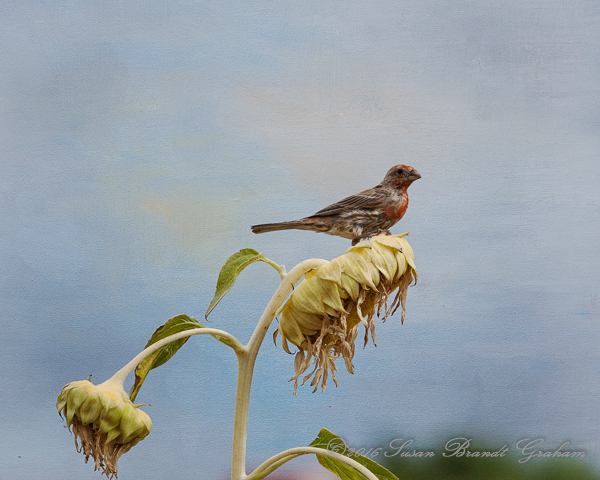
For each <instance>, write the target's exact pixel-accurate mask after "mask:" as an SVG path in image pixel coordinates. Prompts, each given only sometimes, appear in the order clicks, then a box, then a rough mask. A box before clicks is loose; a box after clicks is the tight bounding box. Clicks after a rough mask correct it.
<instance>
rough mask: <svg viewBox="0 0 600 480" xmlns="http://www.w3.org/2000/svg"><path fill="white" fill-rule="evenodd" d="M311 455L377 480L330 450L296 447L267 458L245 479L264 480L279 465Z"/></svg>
mask: <svg viewBox="0 0 600 480" xmlns="http://www.w3.org/2000/svg"><path fill="white" fill-rule="evenodd" d="M313 453H314V454H316V455H321V456H323V457H330V458H333V459H335V460H338V461H340V462H344V463H347V464H348V465H350V466H351V467H352V468H355V469H356V470H358V471H359V472H360V473H362V474H363V475H364V476H365V477H367V478H368V479H369V480H378V479H377V477H376V476H375V474H374V473H373V472H371V471H370V470H369V469H368V468H366V467H365V466H364V465H361V464H360V463H358V462H357V461H356V460H353V459H352V458H349V457H346V456H345V455H342V454H341V453H337V452H332V451H331V450H327V449H325V448H318V447H296V448H290V449H288V450H284V451H283V452H281V453H278V454H277V455H274V456H272V457H271V458H269V459H268V460H266V461H265V462H263V463H262V465H260V466H259V467H258V468H257V469H256V470H254V472H252V473H251V474H250V475H249V476H248V477H246V478H247V480H260V479H261V478H265V477H266V476H267V475H269V474H270V473H271V472H273V470H275V468H278V467H280V466H281V465H283V464H284V463H286V462H288V461H290V460H292V459H293V458H296V457H298V456H300V455H307V454H313ZM272 467H275V468H272Z"/></svg>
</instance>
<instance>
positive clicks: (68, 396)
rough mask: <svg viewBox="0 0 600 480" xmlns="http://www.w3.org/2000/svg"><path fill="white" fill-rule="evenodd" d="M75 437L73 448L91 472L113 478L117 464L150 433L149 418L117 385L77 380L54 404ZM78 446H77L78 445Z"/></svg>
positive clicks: (64, 390)
mask: <svg viewBox="0 0 600 480" xmlns="http://www.w3.org/2000/svg"><path fill="white" fill-rule="evenodd" d="M56 408H57V409H58V413H59V414H60V415H61V416H64V418H65V419H66V421H67V427H68V428H69V429H72V431H73V434H74V435H75V448H77V451H78V452H83V454H84V455H85V462H86V463H87V462H88V460H89V458H90V456H91V457H92V458H93V459H94V461H95V464H96V467H95V469H96V470H98V469H101V470H102V473H104V474H105V475H106V476H107V477H108V478H112V477H114V478H117V470H118V466H117V461H118V460H119V458H120V457H121V455H123V454H124V453H125V452H127V451H129V450H130V449H131V447H133V446H134V445H135V444H137V443H138V442H140V441H141V440H143V439H144V438H145V437H146V436H147V435H148V434H149V433H150V430H151V429H152V421H151V420H150V417H149V416H148V415H147V414H146V413H145V412H143V411H142V410H139V409H138V406H136V405H134V404H133V403H132V402H131V400H129V397H128V396H127V394H126V393H125V391H124V390H123V386H122V385H121V384H120V383H119V382H115V381H113V380H108V381H107V382H104V383H102V384H100V385H94V384H92V383H91V382H90V381H88V380H80V381H76V382H71V383H69V384H67V385H65V386H64V387H63V389H62V391H61V392H60V395H59V396H58V401H57V403H56ZM79 442H81V445H80V444H79Z"/></svg>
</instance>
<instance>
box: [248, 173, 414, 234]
mask: <svg viewBox="0 0 600 480" xmlns="http://www.w3.org/2000/svg"><path fill="white" fill-rule="evenodd" d="M419 178H421V175H419V172H417V171H416V170H415V169H414V168H412V167H409V166H408V165H396V166H395V167H392V168H390V170H389V171H388V172H387V174H386V175H385V178H384V179H383V181H382V182H381V183H380V184H379V185H377V186H376V187H373V188H370V189H369V190H365V191H364V192H360V193H357V194H356V195H352V196H351V197H348V198H344V199H343V200H340V201H339V202H337V203H334V204H333V205H329V206H328V207H325V208H324V209H323V210H319V211H318V212H317V213H315V214H314V215H311V216H310V217H306V218H302V219H301V220H295V221H291V222H281V223H265V224H263V225H253V226H252V227H251V228H252V231H253V232H254V233H264V232H273V231H275V230H290V229H296V230H312V231H313V232H323V233H327V234H329V235H337V236H338V237H343V238H350V239H352V245H356V244H357V243H358V242H359V241H360V240H361V239H362V238H366V237H372V236H374V235H377V234H379V233H387V234H388V235H389V233H390V232H389V228H390V227H391V226H392V225H395V224H396V223H397V222H398V221H399V220H400V219H401V218H402V216H403V215H404V213H405V212H406V208H407V207H408V194H407V192H406V190H407V188H408V187H409V186H410V184H411V183H412V182H414V181H415V180H418V179H419Z"/></svg>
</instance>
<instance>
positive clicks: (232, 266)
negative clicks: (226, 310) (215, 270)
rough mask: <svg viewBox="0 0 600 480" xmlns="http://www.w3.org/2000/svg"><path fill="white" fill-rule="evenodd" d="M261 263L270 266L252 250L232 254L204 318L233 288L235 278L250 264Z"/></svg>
mask: <svg viewBox="0 0 600 480" xmlns="http://www.w3.org/2000/svg"><path fill="white" fill-rule="evenodd" d="M257 261H261V262H267V263H270V264H272V262H271V261H267V259H266V258H265V257H264V256H263V254H262V253H259V252H257V251H256V250H254V249H252V248H242V249H241V250H240V251H239V252H237V253H234V254H233V255H232V256H231V257H229V258H228V259H227V261H226V262H225V265H223V268H221V271H220V272H219V279H218V280H217V290H216V291H215V296H214V297H213V299H212V300H211V302H210V305H209V306H208V309H207V310H206V313H205V314H204V318H208V315H209V314H210V312H212V311H213V309H214V308H215V307H216V306H217V304H218V303H219V302H220V301H221V299H222V298H223V297H224V296H225V294H226V293H227V292H228V291H229V290H231V288H232V287H233V285H234V283H235V281H236V279H237V276H238V275H239V274H240V273H241V272H242V270H244V268H246V267H247V266H248V265H250V264H251V263H254V262H257Z"/></svg>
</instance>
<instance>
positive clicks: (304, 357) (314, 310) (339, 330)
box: [274, 234, 417, 393]
mask: <svg viewBox="0 0 600 480" xmlns="http://www.w3.org/2000/svg"><path fill="white" fill-rule="evenodd" d="M405 235H407V234H403V235H377V236H375V237H373V238H371V240H370V241H363V242H360V243H358V244H357V245H355V246H353V247H350V248H349V249H348V250H346V253H344V255H341V256H340V257H337V258H335V259H333V260H332V261H330V262H328V263H326V264H324V265H322V266H321V267H319V268H317V269H315V270H311V271H310V272H308V273H307V274H306V275H305V278H304V280H303V281H302V282H301V283H300V284H299V285H298V286H296V288H295V289H294V291H293V292H292V294H291V295H290V297H289V298H288V300H287V302H286V303H285V304H284V305H283V307H282V308H281V309H280V317H279V327H278V328H277V330H276V331H275V334H274V338H276V336H277V335H281V339H282V346H283V348H284V350H285V351H286V352H288V353H291V352H290V348H289V343H292V344H293V345H295V346H296V347H298V353H297V354H296V359H295V362H294V370H295V373H296V375H295V377H294V378H293V380H294V393H295V392H296V389H297V387H298V379H299V378H300V376H301V375H302V374H303V373H304V372H305V371H306V370H307V369H308V367H309V366H310V364H311V361H312V360H313V359H314V369H313V370H312V371H311V372H310V373H309V374H307V375H306V376H305V377H304V379H303V381H302V384H304V383H305V382H306V381H307V380H308V379H309V378H310V377H311V376H312V377H313V379H312V382H311V386H314V387H315V389H314V391H316V390H317V388H318V386H319V384H320V385H321V388H322V390H323V391H324V390H325V389H326V382H327V378H328V376H329V373H330V372H331V375H332V377H333V381H334V383H335V384H336V385H337V379H336V375H335V373H336V371H337V369H336V366H335V360H336V359H337V358H339V357H342V358H343V359H344V362H345V365H346V369H347V370H348V371H349V372H350V373H353V371H354V369H353V366H352V358H353V357H354V349H355V340H356V337H357V335H358V324H359V323H362V324H363V325H364V327H365V336H364V344H365V345H366V344H367V342H368V340H369V336H370V337H371V339H372V340H373V343H375V322H374V317H375V315H377V316H379V317H381V318H382V319H383V321H385V319H386V318H387V317H388V316H390V315H393V314H394V313H395V312H396V310H397V309H398V307H400V306H401V307H402V322H404V311H405V302H406V294H407V290H408V286H409V285H410V284H411V283H412V281H413V280H414V281H415V282H416V280H417V269H416V267H415V263H414V254H413V250H412V248H411V246H410V244H409V243H408V241H407V240H406V239H405V238H404V236H405ZM394 292H396V295H395V297H394V298H393V300H391V297H392V294H393V293H394Z"/></svg>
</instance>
